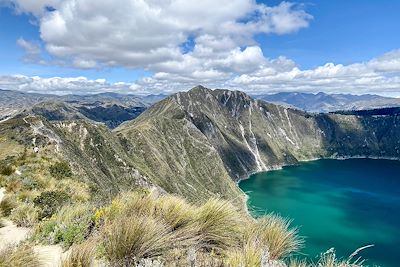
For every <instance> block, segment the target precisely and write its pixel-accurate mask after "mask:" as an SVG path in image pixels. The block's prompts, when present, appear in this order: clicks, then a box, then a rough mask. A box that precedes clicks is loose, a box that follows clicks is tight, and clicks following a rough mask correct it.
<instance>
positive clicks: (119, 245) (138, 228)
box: [103, 215, 175, 266]
mask: <svg viewBox="0 0 400 267" xmlns="http://www.w3.org/2000/svg"><path fill="white" fill-rule="evenodd" d="M174 245H175V244H174V243H173V242H171V234H170V231H169V229H168V227H167V226H166V225H165V224H164V223H162V222H160V221H157V220H155V219H154V218H152V217H149V216H140V215H138V216H130V217H123V218H119V219H116V220H115V221H114V222H113V223H111V224H110V225H108V226H106V228H105V230H104V232H103V246H104V253H105V256H106V258H107V259H108V260H109V261H110V262H111V263H112V264H115V265H123V266H125V265H132V264H136V263H137V262H138V261H139V260H140V259H143V258H155V257H157V256H160V255H162V253H163V252H165V251H167V250H169V249H171V247H173V246H174Z"/></svg>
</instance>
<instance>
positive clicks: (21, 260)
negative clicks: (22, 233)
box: [0, 245, 41, 267]
mask: <svg viewBox="0 0 400 267" xmlns="http://www.w3.org/2000/svg"><path fill="white" fill-rule="evenodd" d="M0 266H9V267H25V266H29V267H39V266H41V263H40V261H39V259H38V258H37V256H36V254H35V252H34V251H33V249H32V248H31V247H28V246H26V245H22V246H18V247H11V246H8V247H5V248H3V249H0Z"/></svg>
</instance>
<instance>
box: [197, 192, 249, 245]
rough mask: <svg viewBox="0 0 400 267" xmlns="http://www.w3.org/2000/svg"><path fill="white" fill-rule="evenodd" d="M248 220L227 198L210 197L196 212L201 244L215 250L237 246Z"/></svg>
mask: <svg viewBox="0 0 400 267" xmlns="http://www.w3.org/2000/svg"><path fill="white" fill-rule="evenodd" d="M247 222H248V218H246V217H244V216H243V215H242V214H241V213H240V212H239V211H238V210H237V208H235V207H234V206H233V205H232V204H231V203H230V202H228V201H225V200H219V199H210V200H208V201H207V202H206V203H205V204H203V205H202V206H200V207H199V208H198V209H196V213H195V224H196V226H197V227H198V230H199V236H200V242H201V244H200V246H201V247H204V248H208V249H213V250H225V249H227V248H230V247H234V246H237V244H239V243H240V238H241V232H242V230H243V229H244V226H245V224H246V223H247Z"/></svg>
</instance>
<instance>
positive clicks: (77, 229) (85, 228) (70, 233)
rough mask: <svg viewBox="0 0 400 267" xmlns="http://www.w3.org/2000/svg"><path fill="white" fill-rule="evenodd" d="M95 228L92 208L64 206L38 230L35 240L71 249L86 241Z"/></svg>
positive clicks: (86, 206) (82, 205)
mask: <svg viewBox="0 0 400 267" xmlns="http://www.w3.org/2000/svg"><path fill="white" fill-rule="evenodd" d="M93 228H94V216H93V214H92V211H91V209H90V206H88V205H84V204H76V205H72V206H64V207H62V208H61V209H60V210H59V211H58V212H57V213H56V214H54V215H53V216H52V217H51V218H50V219H48V220H45V221H43V222H42V223H41V224H40V225H39V226H38V227H37V228H36V230H35V234H34V239H36V240H40V241H46V242H49V243H51V244H57V243H62V244H63V245H64V247H70V246H71V245H73V244H78V243H81V242H82V241H84V240H85V239H86V238H87V237H88V236H89V235H90V234H91V231H92V230H93Z"/></svg>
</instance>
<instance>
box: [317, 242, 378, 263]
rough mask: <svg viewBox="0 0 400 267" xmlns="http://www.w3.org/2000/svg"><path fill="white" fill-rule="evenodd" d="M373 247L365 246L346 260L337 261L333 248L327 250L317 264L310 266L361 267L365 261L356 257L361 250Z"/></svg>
mask: <svg viewBox="0 0 400 267" xmlns="http://www.w3.org/2000/svg"><path fill="white" fill-rule="evenodd" d="M372 246H373V245H367V246H364V247H361V248H359V249H357V250H356V251H354V252H353V253H352V254H351V255H350V256H349V257H348V258H347V259H338V258H337V256H336V252H335V249H334V248H331V249H329V250H327V251H326V252H324V253H322V254H321V257H320V259H319V261H318V263H317V264H314V265H312V266H313V267H363V266H365V265H364V262H365V260H363V259H362V258H361V257H357V258H356V256H357V255H358V254H359V252H360V251H361V250H364V249H367V248H370V247H372Z"/></svg>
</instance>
